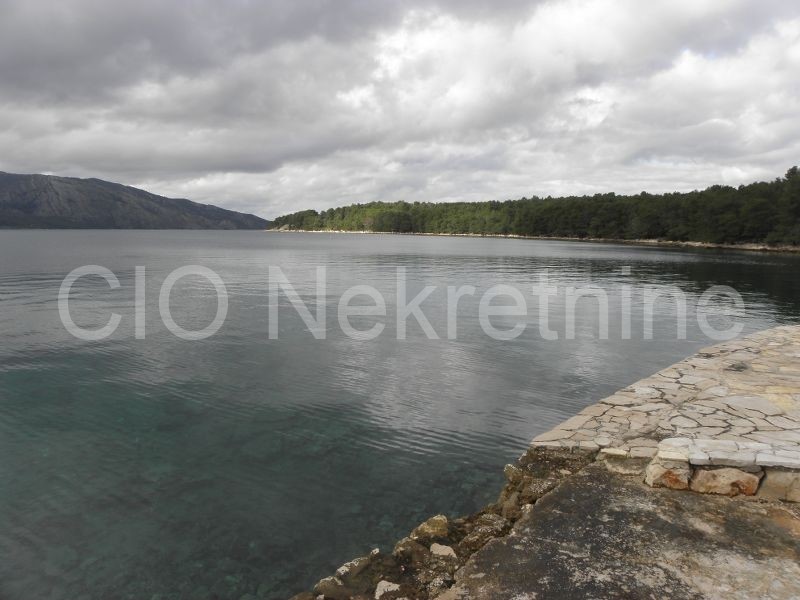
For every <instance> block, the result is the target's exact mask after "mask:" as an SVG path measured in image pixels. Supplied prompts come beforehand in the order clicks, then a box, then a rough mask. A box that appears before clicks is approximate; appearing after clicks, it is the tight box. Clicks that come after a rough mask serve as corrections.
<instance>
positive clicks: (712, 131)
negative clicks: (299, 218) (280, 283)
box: [0, 0, 800, 217]
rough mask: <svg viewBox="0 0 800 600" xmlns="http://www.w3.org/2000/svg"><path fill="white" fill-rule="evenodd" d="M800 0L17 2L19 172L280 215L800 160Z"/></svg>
mask: <svg viewBox="0 0 800 600" xmlns="http://www.w3.org/2000/svg"><path fill="white" fill-rule="evenodd" d="M799 74H800V3H798V2H796V1H795V0H758V1H754V0H648V1H647V2H643V1H642V0H581V1H578V0H554V1H550V2H537V1H528V2H525V1H521V0H511V1H507V2H503V1H500V0H496V1H494V2H492V1H489V0H485V1H482V0H406V1H400V0H380V1H378V0H271V1H270V2H256V1H236V0H226V1H224V2H223V1H217V0H207V1H206V0H193V1H181V0H175V1H170V2H165V1H164V0H137V1H136V2H124V3H123V2H109V1H108V0H65V1H61V2H59V1H56V0H50V1H38V0H0V170H4V171H9V172H26V173H31V172H43V173H53V174H59V175H73V176H78V177H100V178H103V179H110V180H113V181H119V182H121V183H126V184H129V185H134V186H138V187H143V188H145V189H147V190H150V191H152V192H155V193H159V194H164V195H167V196H174V197H187V198H190V199H193V200H197V201H201V202H209V203H213V204H218V205H220V206H224V207H227V208H233V209H236V210H243V211H247V212H253V213H256V214H259V215H262V216H265V217H275V216H277V215H279V214H282V213H286V212H291V211H295V210H301V209H305V208H316V209H322V208H328V207H330V206H336V205H342V204H350V203H353V202H364V201H371V200H386V201H392V200H407V201H416V200H419V201H436V200H442V201H452V200H486V199H507V198H519V197H521V196H531V195H533V194H536V195H542V196H544V195H548V194H552V195H559V194H568V193H594V192H597V191H616V192H639V191H642V190H648V191H654V192H655V191H667V190H686V189H694V188H698V187H704V186H706V185H708V184H712V183H728V184H739V183H742V182H748V181H751V180H755V179H773V178H774V177H777V176H779V175H782V174H783V173H784V172H785V171H786V170H787V169H788V168H789V167H790V166H792V165H793V164H797V163H800V75H799Z"/></svg>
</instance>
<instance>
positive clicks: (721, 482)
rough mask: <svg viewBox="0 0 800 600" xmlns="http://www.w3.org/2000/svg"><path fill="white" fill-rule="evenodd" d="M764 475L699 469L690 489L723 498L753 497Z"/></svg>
mask: <svg viewBox="0 0 800 600" xmlns="http://www.w3.org/2000/svg"><path fill="white" fill-rule="evenodd" d="M761 475H762V473H746V472H745V471H742V470H740V469H733V468H729V467H724V468H722V469H697V470H696V471H695V472H694V475H693V476H692V481H691V484H690V486H689V488H690V489H691V490H692V491H694V492H700V493H701V494H719V495H722V496H738V495H739V494H743V495H745V496H753V495H755V493H756V490H758V483H759V481H760V480H761Z"/></svg>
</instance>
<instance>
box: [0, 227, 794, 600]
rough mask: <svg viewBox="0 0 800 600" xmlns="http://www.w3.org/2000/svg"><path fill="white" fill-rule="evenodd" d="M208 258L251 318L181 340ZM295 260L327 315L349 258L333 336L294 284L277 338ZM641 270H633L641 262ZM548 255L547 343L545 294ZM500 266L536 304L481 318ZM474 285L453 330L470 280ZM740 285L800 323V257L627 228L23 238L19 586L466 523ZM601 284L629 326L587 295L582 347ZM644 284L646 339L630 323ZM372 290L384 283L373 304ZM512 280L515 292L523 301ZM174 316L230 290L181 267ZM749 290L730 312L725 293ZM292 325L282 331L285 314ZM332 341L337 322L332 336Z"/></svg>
mask: <svg viewBox="0 0 800 600" xmlns="http://www.w3.org/2000/svg"><path fill="white" fill-rule="evenodd" d="M87 264H97V265H102V266H105V267H107V268H108V269H110V270H111V271H112V272H113V273H114V274H115V275H116V276H117V277H118V278H119V282H120V287H119V288H118V289H110V288H109V286H108V284H107V283H106V282H105V281H103V280H101V279H99V278H96V277H87V278H83V279H81V280H79V281H78V282H77V283H76V284H75V286H74V288H73V290H72V294H71V296H70V303H69V307H70V311H71V315H72V317H73V319H74V320H75V322H76V323H77V324H78V325H79V326H84V327H87V328H97V327H99V326H102V325H104V324H105V323H106V322H107V321H108V319H109V317H110V315H111V314H112V313H118V314H119V315H120V316H121V317H122V321H121V323H120V325H119V327H118V329H117V330H116V332H115V333H114V334H113V335H112V336H111V337H109V338H108V339H105V340H103V341H95V342H89V341H81V340H78V339H76V338H74V337H73V336H71V335H70V334H69V333H68V332H67V331H66V329H65V327H64V325H63V324H62V322H61V319H60V318H59V311H58V303H57V297H58V291H59V287H60V285H61V282H62V280H63V279H64V277H65V276H66V275H67V273H69V272H70V271H71V270H72V269H74V268H76V267H79V266H82V265H87ZM184 265H202V266H205V267H208V268H210V269H212V270H214V271H215V272H216V273H218V274H219V276H220V277H221V278H222V280H223V282H224V284H225V286H226V288H227V291H228V295H229V305H228V315H227V319H226V320H225V323H224V325H223V326H222V328H221V329H220V330H219V332H218V333H217V334H216V335H214V336H212V337H211V338H209V339H205V340H202V341H187V340H182V339H179V338H177V337H176V336H174V335H173V334H172V333H171V332H170V331H169V330H168V329H167V328H166V326H165V325H164V323H163V321H162V319H161V317H160V315H159V310H158V306H159V289H160V288H161V284H162V283H163V281H164V279H165V277H166V276H167V275H168V274H169V273H170V272H171V271H172V270H174V269H175V268H177V267H181V266H184ZM137 266H144V267H145V269H146V271H145V284H146V287H145V301H146V302H145V305H144V307H145V309H146V321H145V324H146V336H145V339H136V338H135V336H134V318H133V315H134V298H135V293H134V272H135V267H137ZM270 266H277V267H280V268H281V269H282V271H283V273H284V274H285V276H286V278H287V279H288V280H289V281H290V282H291V284H292V285H293V286H294V288H295V290H296V291H297V293H298V294H299V295H300V298H301V299H302V300H304V301H305V302H306V303H307V304H308V306H309V309H310V311H311V313H312V314H313V315H316V312H315V311H316V309H317V308H318V306H317V300H318V298H317V296H316V279H315V277H316V271H315V270H316V267H317V266H324V267H326V276H327V288H326V291H325V294H324V295H321V296H320V297H319V303H320V306H321V307H322V308H323V309H324V310H325V311H326V314H327V323H326V328H325V337H326V339H324V340H318V339H315V337H314V336H313V335H312V333H311V332H310V331H309V329H308V328H307V327H306V326H305V324H304V323H303V321H302V320H301V319H300V317H299V316H298V313H297V312H296V311H295V309H294V308H293V307H292V305H291V304H290V303H289V300H288V299H287V297H286V295H285V294H283V293H281V294H279V295H277V296H278V298H277V300H278V307H279V310H278V312H277V314H278V317H279V328H278V336H279V337H278V339H270V336H269V317H268V315H269V310H268V308H269V304H270V292H269V267H270ZM397 267H404V268H405V272H406V277H407V280H408V283H407V295H408V298H409V299H410V298H411V297H413V296H414V295H416V293H417V292H419V291H420V290H421V289H422V288H423V287H424V286H427V285H430V286H435V290H433V291H432V292H431V293H430V295H429V296H428V297H427V298H426V299H425V300H424V301H423V302H422V304H421V306H422V308H423V310H424V313H425V314H426V315H427V316H428V318H429V320H430V322H431V325H432V326H433V328H434V330H435V331H436V333H437V334H438V336H439V337H440V338H441V339H436V340H431V339H428V338H427V337H426V335H425V333H424V332H423V330H422V328H421V327H420V326H419V325H418V324H417V323H416V321H415V319H414V317H411V318H409V320H408V329H407V336H406V339H403V340H398V339H397V335H396V333H397V331H396V329H397V328H396V325H395V316H396V313H397V310H396V304H397V299H396V277H397ZM626 267H628V268H630V274H625V271H624V270H623V269H624V268H626ZM543 273H546V274H547V275H548V277H549V282H550V284H551V285H553V286H555V287H557V290H558V293H557V295H555V296H552V297H551V299H550V304H549V306H550V328H551V329H552V330H554V331H556V332H557V333H559V336H560V339H559V340H557V341H549V340H545V339H543V337H542V335H541V334H540V332H539V327H538V324H539V316H538V315H539V312H538V306H539V304H538V301H537V300H536V298H535V297H534V296H533V293H532V290H531V286H532V285H533V284H536V283H537V282H538V281H539V277H540V275H541V274H543ZM497 284H507V285H512V286H515V287H517V288H519V289H520V290H521V292H522V293H523V296H524V298H525V301H526V303H527V312H528V314H527V316H522V317H494V318H493V320H492V323H493V324H494V325H495V326H496V327H497V328H498V329H509V328H510V327H511V326H513V324H514V323H515V322H517V321H519V322H523V323H527V328H526V329H525V331H524V332H523V333H522V334H521V335H520V336H519V337H518V338H516V339H514V340H512V341H498V340H494V339H492V338H491V337H489V336H488V335H486V333H484V331H483V330H482V329H481V326H480V324H479V320H478V303H479V299H480V296H481V294H482V293H483V292H485V291H486V290H487V289H488V288H490V287H492V286H494V285H497ZM353 285H371V286H374V287H375V288H377V289H378V290H379V291H380V292H381V293H382V294H383V295H384V296H385V298H386V304H387V317H382V316H368V317H355V318H353V319H352V323H353V325H354V326H356V327H357V328H359V329H368V328H369V327H370V326H372V325H374V324H383V325H385V329H384V331H383V333H382V334H381V335H380V336H379V337H377V338H376V339H373V340H368V341H365V340H353V339H351V338H350V337H348V336H347V335H345V334H344V333H343V332H342V330H341V329H340V327H339V325H338V321H337V303H338V301H339V298H340V296H341V294H342V292H344V290H346V289H347V288H349V287H350V286H353ZM461 285H472V286H475V288H476V292H477V293H476V294H475V295H474V296H464V297H463V298H462V299H461V300H460V302H459V309H458V316H457V319H456V325H457V339H447V311H446V308H447V286H461ZM714 285H727V286H732V287H733V288H735V289H736V290H737V291H738V292H739V293H740V294H741V295H742V297H743V299H744V302H745V314H744V315H740V316H736V315H734V316H730V315H729V316H727V317H725V316H720V317H712V319H711V323H712V324H715V325H716V326H719V327H722V326H724V325H725V324H729V323H730V322H731V319H736V320H738V321H741V322H742V323H744V325H745V331H753V330H757V329H763V328H767V327H771V326H774V325H777V324H785V323H798V322H800V257H796V256H784V255H777V254H775V255H767V254H763V255H762V254H753V253H741V252H722V251H688V250H676V249H661V248H639V247H632V246H618V245H611V244H589V243H569V242H549V241H547V242H545V241H528V240H499V239H476V238H438V237H415V236H364V235H328V234H267V233H261V232H151V231H144V232H142V231H0V336H2V337H0V340H1V341H0V598H3V600H30V599H34V598H35V599H54V600H55V599H64V600H77V599H90V598H91V599H98V600H109V599H117V598H120V599H122V598H131V599H136V600H140V599H144V600H150V599H156V598H157V599H161V600H169V599H179V598H180V599H186V600H189V599H191V600H202V599H205V598H209V599H210V598H220V599H235V600H238V599H239V598H241V597H242V596H244V595H245V594H253V595H255V596H256V597H258V598H285V597H287V596H290V595H292V594H293V593H296V592H298V591H301V590H303V589H305V588H307V587H309V586H310V585H312V584H313V582H315V581H316V580H317V579H319V578H320V577H322V576H325V575H328V574H329V573H330V572H331V571H332V570H333V569H334V568H336V567H337V566H338V565H340V564H341V563H342V562H344V561H346V560H349V559H350V558H352V557H354V556H357V555H361V554H364V553H366V552H368V551H369V550H370V549H371V548H373V547H376V546H377V547H381V548H383V549H385V550H388V549H390V547H391V544H392V543H393V542H394V541H395V540H396V539H398V538H399V537H401V536H402V535H404V534H405V533H407V532H408V531H409V530H410V529H411V528H412V527H413V526H414V525H415V524H417V523H418V522H419V521H421V520H423V519H424V518H427V517H428V516H430V515H433V514H436V513H445V514H449V515H459V514H465V513H468V512H471V511H474V510H476V509H478V508H479V507H481V506H482V505H484V504H486V503H487V502H490V501H492V500H494V498H495V497H496V494H497V493H498V492H499V489H500V486H501V478H502V475H501V471H502V466H503V464H505V463H507V462H510V461H513V460H514V459H515V458H516V457H517V456H518V455H519V454H520V452H522V451H523V449H524V448H525V447H526V444H527V442H528V441H529V440H530V439H531V438H532V437H533V436H535V435H536V434H538V433H540V432H542V431H544V430H546V429H549V428H550V427H552V426H553V425H555V424H556V423H558V422H559V421H561V420H563V419H565V418H567V417H568V416H571V415H572V414H574V413H575V412H577V411H578V410H580V409H581V408H582V407H584V406H586V405H588V404H591V403H593V402H595V401H597V400H598V399H600V398H601V397H603V396H605V395H607V394H609V393H611V392H613V391H615V390H616V389H618V388H620V387H623V386H625V385H627V384H628V383H631V382H633V381H635V380H637V379H639V378H641V377H643V376H646V375H648V374H650V373H652V372H654V371H656V370H658V369H660V368H663V367H665V366H667V365H669V364H671V363H672V362H675V361H676V360H679V359H681V358H683V357H685V356H686V355H688V354H690V353H692V352H694V351H696V350H697V349H699V348H700V347H702V346H706V345H709V344H711V343H713V341H712V340H710V339H709V338H708V337H706V335H704V334H703V332H702V331H701V329H700V327H699V326H698V322H697V319H696V318H695V314H694V306H695V303H696V301H697V298H698V297H699V296H700V294H702V293H703V292H704V291H705V290H707V289H708V288H709V287H710V286H714ZM570 286H572V287H577V288H580V287H582V286H594V287H596V288H600V289H602V290H604V291H605V292H606V293H607V295H608V299H609V307H610V311H609V312H610V317H609V339H607V340H604V339H599V335H598V334H599V323H598V303H597V302H596V301H595V300H593V299H590V298H584V299H582V300H580V301H579V302H578V303H577V308H576V316H575V331H576V336H575V339H574V340H565V339H563V338H564V335H565V332H566V327H567V324H566V320H565V318H566V317H565V315H566V309H567V301H566V289H567V288H568V287H570ZM625 286H630V287H631V288H632V298H633V300H632V310H631V313H632V316H631V322H632V327H631V331H632V338H633V339H631V340H623V339H621V335H620V327H621V321H622V316H621V314H622V311H621V309H620V302H621V298H622V297H623V296H622V294H623V291H622V290H623V289H624V287H625ZM644 287H652V288H655V289H658V290H662V291H666V290H670V289H671V290H674V289H676V288H677V289H680V290H682V292H683V293H685V294H686V295H687V298H688V300H689V310H688V325H687V339H683V340H680V339H677V334H676V331H677V330H676V316H675V315H676V306H675V302H674V301H673V300H672V297H670V296H665V297H664V298H662V300H660V301H658V302H656V303H655V309H654V315H653V322H654V325H653V339H652V340H645V339H643V335H642V327H643V324H642V319H643V309H642V289H643V288H644ZM359 302H361V303H362V304H369V303H371V301H369V302H367V300H366V299H365V297H363V296H362V297H360V299H359V298H357V299H356V300H355V301H354V302H353V303H354V304H357V303H359ZM503 302H504V301H503V299H502V298H500V299H497V300H496V301H494V302H493V304H502V303H503ZM170 307H171V313H172V315H173V317H174V319H175V321H176V322H177V323H178V324H179V325H180V326H182V327H184V328H186V329H201V328H203V327H205V326H206V325H207V324H208V323H210V322H211V320H212V319H213V317H214V315H215V313H216V310H217V299H216V295H215V292H214V288H213V287H212V285H211V284H210V283H209V282H208V281H206V280H204V279H202V278H200V277H196V276H190V277H186V278H184V279H182V280H180V281H179V282H178V283H177V284H176V285H175V287H174V289H173V291H172V296H171V303H170ZM713 307H716V308H718V309H720V310H721V309H722V308H724V307H723V306H722V305H721V304H720V305H717V304H713V303H712V308H713ZM273 333H274V332H273ZM317 333H318V334H320V331H319V330H318V331H317Z"/></svg>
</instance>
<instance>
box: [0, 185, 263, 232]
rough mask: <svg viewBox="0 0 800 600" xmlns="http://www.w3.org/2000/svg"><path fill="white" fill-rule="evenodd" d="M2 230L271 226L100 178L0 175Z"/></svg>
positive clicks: (213, 208) (238, 227) (226, 211)
mask: <svg viewBox="0 0 800 600" xmlns="http://www.w3.org/2000/svg"><path fill="white" fill-rule="evenodd" d="M0 227H6V228H8V227H15V228H76V229H87V228H104V229H266V228H267V227H269V221H266V220H264V219H262V218H260V217H256V216H255V215H248V214H243V213H239V212H235V211H232V210H225V209H224V208H219V207H216V206H211V205H210V204H198V203H197V202H192V201H190V200H178V199H173V198H164V197H163V196H157V195H155V194H151V193H149V192H145V191H144V190H140V189H137V188H133V187H128V186H124V185H120V184H118V183H111V182H109V181H102V180H100V179H75V178H72V177H53V176H50V175H12V174H10V173H2V172H0Z"/></svg>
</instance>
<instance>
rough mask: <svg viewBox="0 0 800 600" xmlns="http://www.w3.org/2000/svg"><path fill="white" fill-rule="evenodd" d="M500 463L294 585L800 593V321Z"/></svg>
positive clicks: (568, 594) (608, 405) (337, 599)
mask: <svg viewBox="0 0 800 600" xmlns="http://www.w3.org/2000/svg"><path fill="white" fill-rule="evenodd" d="M505 475H506V479H507V483H506V485H505V487H504V488H503V490H502V492H501V494H500V496H499V498H498V500H497V502H495V503H494V504H492V505H489V506H487V507H486V508H484V509H483V510H482V511H480V512H478V513H475V514H473V515H470V516H468V517H463V518H459V519H448V518H447V517H446V516H444V515H437V516H435V517H431V519H429V520H428V521H426V522H425V523H422V524H421V525H419V526H418V527H416V528H415V529H414V530H413V531H412V532H410V533H409V535H408V537H406V538H403V539H402V540H400V541H399V542H398V543H397V544H396V545H395V547H394V549H393V550H392V552H391V553H386V554H384V553H382V552H380V551H379V550H378V549H375V550H373V551H372V552H371V553H370V554H369V555H366V556H363V557H361V558H357V559H355V560H353V561H350V562H349V563H347V564H345V565H343V566H342V567H341V568H340V569H338V570H337V572H336V574H335V575H332V576H330V577H326V578H324V579H323V580H321V581H320V582H319V583H318V584H317V585H316V586H315V588H314V590H313V592H306V593H303V594H299V595H298V596H296V597H295V600H346V599H355V600H367V599H371V598H375V599H376V600H401V599H406V600H412V599H413V600H432V599H436V600H533V599H535V600H580V599H583V598H596V599H625V600H629V599H642V600H644V599H649V600H653V599H661V598H670V599H672V600H690V599H691V600H698V599H717V598H719V599H726V600H727V599H731V598H737V599H742V600H753V599H756V598H758V599H768V600H800V326H797V327H778V328H775V329H771V330H768V331H764V332H761V333H757V334H754V335H751V336H748V337H745V338H741V339H738V340H734V341H730V342H725V343H722V344H719V345H716V346H713V347H711V348H707V349H705V350H701V351H700V352H699V353H697V354H695V355H694V356H691V357H689V358H687V359H686V360H683V361H681V362H679V363H676V364H675V365H672V366H671V367H668V368H666V369H664V370H662V371H660V372H658V373H656V374H655V375H653V376H651V377H648V378H646V379H643V380H641V381H639V382H638V383H635V384H633V385H631V386H629V387H627V388H625V389H623V390H621V391H619V392H617V393H616V394H614V395H612V396H609V397H608V398H605V399H603V400H601V401H600V402H598V403H597V404H594V405H592V406H589V407H587V408H586V409H584V410H582V411H581V412H580V413H579V414H578V415H576V416H574V417H572V418H570V419H568V420H567V421H565V422H564V423H561V424H560V425H559V426H557V427H556V428H555V429H553V430H551V431H549V432H547V433H544V434H542V435H540V436H538V437H537V438H535V439H534V440H533V442H532V443H531V446H530V448H529V449H528V450H527V451H526V452H525V454H523V455H522V456H521V457H520V459H519V460H518V461H517V463H516V464H515V465H507V466H506V468H505ZM696 492H700V493H696Z"/></svg>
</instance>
